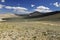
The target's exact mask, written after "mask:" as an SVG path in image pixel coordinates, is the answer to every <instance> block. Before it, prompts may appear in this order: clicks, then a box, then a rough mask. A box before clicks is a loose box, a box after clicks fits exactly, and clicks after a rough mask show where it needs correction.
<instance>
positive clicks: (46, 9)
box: [35, 6, 52, 12]
mask: <svg viewBox="0 0 60 40" xmlns="http://www.w3.org/2000/svg"><path fill="white" fill-rule="evenodd" d="M35 11H39V12H51V11H52V10H50V8H48V7H45V6H38V7H37V8H36V9H35Z"/></svg>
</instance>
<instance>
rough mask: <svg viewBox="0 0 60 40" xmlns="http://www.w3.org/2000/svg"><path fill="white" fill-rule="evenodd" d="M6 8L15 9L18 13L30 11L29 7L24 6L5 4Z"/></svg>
mask: <svg viewBox="0 0 60 40" xmlns="http://www.w3.org/2000/svg"><path fill="white" fill-rule="evenodd" d="M5 8H6V9H9V10H11V9H13V11H14V12H17V13H30V12H29V11H28V9H27V8H24V7H12V6H5Z"/></svg>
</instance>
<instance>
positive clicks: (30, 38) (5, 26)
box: [0, 21, 60, 40]
mask: <svg viewBox="0 0 60 40" xmlns="http://www.w3.org/2000/svg"><path fill="white" fill-rule="evenodd" d="M0 40H60V26H59V25H50V24H43V23H41V22H39V21H35V22H34V21H33V22H0Z"/></svg>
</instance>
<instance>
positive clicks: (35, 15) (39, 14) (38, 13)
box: [28, 11, 60, 18]
mask: <svg viewBox="0 0 60 40" xmlns="http://www.w3.org/2000/svg"><path fill="white" fill-rule="evenodd" d="M59 13H60V11H54V12H47V13H41V12H38V11H35V12H33V13H30V14H29V15H28V17H31V18H35V17H45V16H50V15H54V14H59Z"/></svg>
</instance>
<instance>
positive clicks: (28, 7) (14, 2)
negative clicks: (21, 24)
mask: <svg viewBox="0 0 60 40" xmlns="http://www.w3.org/2000/svg"><path fill="white" fill-rule="evenodd" d="M57 10H59V11H60V0H0V12H1V13H5V12H14V13H30V12H33V11H39V12H51V11H57Z"/></svg>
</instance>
